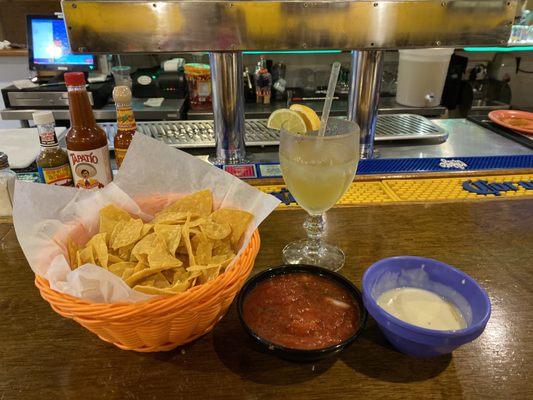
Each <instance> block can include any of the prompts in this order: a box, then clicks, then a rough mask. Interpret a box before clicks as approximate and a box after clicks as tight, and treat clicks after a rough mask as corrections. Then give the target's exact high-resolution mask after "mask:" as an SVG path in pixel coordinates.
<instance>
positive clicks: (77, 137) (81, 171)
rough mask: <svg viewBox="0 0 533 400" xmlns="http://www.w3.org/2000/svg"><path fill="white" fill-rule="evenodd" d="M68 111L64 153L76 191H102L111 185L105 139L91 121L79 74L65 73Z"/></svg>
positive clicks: (111, 177) (107, 149)
mask: <svg viewBox="0 0 533 400" xmlns="http://www.w3.org/2000/svg"><path fill="white" fill-rule="evenodd" d="M65 84H66V85H67V89H68V104H69V111H70V129H69V130H68V132H67V138H66V142H67V152H68V157H69V161H70V167H71V169H72V176H73V178H74V184H75V185H76V187H78V188H84V189H94V188H103V187H104V186H105V185H106V184H108V183H109V182H111V181H112V179H113V174H112V173H111V162H110V160H109V147H108V145H107V136H106V134H105V132H104V131H103V129H102V128H100V127H99V126H98V125H96V121H95V120H94V115H93V111H92V109H91V103H90V102H89V95H88V94H87V90H86V89H85V77H84V75H83V73H82V72H67V73H65Z"/></svg>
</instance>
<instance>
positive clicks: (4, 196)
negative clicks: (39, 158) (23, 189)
mask: <svg viewBox="0 0 533 400" xmlns="http://www.w3.org/2000/svg"><path fill="white" fill-rule="evenodd" d="M16 179H17V174H16V173H15V172H13V171H12V170H11V169H9V160H8V158H7V154H5V153H2V152H0V217H9V216H11V215H12V214H13V194H14V190H15V180H16Z"/></svg>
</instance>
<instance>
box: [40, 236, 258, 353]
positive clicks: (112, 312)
mask: <svg viewBox="0 0 533 400" xmlns="http://www.w3.org/2000/svg"><path fill="white" fill-rule="evenodd" d="M259 247H260V239H259V232H258V231H257V230H256V231H255V232H254V234H253V236H252V239H251V240H250V243H249V244H248V246H247V247H246V249H245V250H244V252H243V253H242V254H241V256H240V257H239V259H238V260H237V261H236V262H235V264H234V265H233V267H232V268H230V269H229V270H228V271H225V272H224V273H222V274H221V275H220V276H218V277H217V278H216V279H214V280H212V281H210V282H207V283H205V284H203V285H198V286H195V287H193V288H191V289H189V290H188V291H186V292H183V293H179V294H176V295H172V296H160V297H156V298H154V299H151V300H148V301H145V302H141V303H112V304H111V303H92V302H88V301H84V300H80V299H78V298H76V297H73V296H69V295H66V294H63V293H59V292H56V291H55V290H52V289H51V288H50V285H49V284H48V281H47V280H46V279H44V278H42V277H41V276H38V275H37V276H36V277H35V285H36V286H37V288H38V289H39V291H40V292H41V296H42V297H43V299H45V300H46V301H47V302H48V303H50V306H51V307H52V309H53V310H54V311H56V312H57V313H58V314H60V315H62V316H63V317H66V318H71V319H73V320H74V321H76V322H78V323H79V324H80V325H82V326H84V327H85V328H87V329H88V330H90V331H91V332H94V333H96V334H97V335H98V337H100V339H102V340H105V341H106V342H110V343H113V344H114V345H115V346H117V347H119V348H121V349H123V350H134V351H140V352H151V351H167V350H171V349H173V348H175V347H177V346H180V345H183V344H185V343H188V342H191V341H193V340H195V339H197V338H199V337H200V336H202V335H204V334H206V333H207V332H209V331H210V330H211V329H213V327H214V326H215V324H216V323H217V322H218V321H220V319H221V318H222V317H223V316H224V314H225V313H226V312H227V311H228V308H229V306H230V304H231V302H232V301H233V299H234V298H235V295H236V294H237V292H238V291H239V290H240V288H241V287H242V286H243V284H244V281H245V280H246V278H247V277H248V275H249V274H250V271H251V270H252V268H253V265H254V262H255V257H256V256H257V253H258V252H259Z"/></svg>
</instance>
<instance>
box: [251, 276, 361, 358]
mask: <svg viewBox="0 0 533 400" xmlns="http://www.w3.org/2000/svg"><path fill="white" fill-rule="evenodd" d="M243 318H244V321H245V322H246V324H248V326H249V327H250V328H251V329H252V331H254V332H255V333H256V334H257V335H258V336H260V337H261V338H263V339H266V340H268V341H270V342H272V343H274V344H278V345H281V346H284V347H288V348H291V349H303V350H311V349H322V348H325V347H329V346H334V345H336V344H339V343H341V342H342V341H344V340H346V339H348V338H349V337H350V336H352V335H353V334H354V333H355V332H356V331H357V329H358V328H359V306H358V304H357V303H356V301H355V299H354V297H353V296H352V295H351V294H350V292H349V291H348V290H347V289H346V288H344V287H343V286H341V285H340V284H338V283H336V282H334V281H332V280H330V279H327V278H324V277H322V276H319V275H315V274H309V273H305V272H296V273H290V274H284V275H277V276H273V277H272V278H269V279H267V280H265V281H263V282H261V283H259V284H258V285H257V286H256V287H255V288H254V289H252V290H251V292H250V293H249V294H248V295H247V296H246V298H245V300H244V305H243Z"/></svg>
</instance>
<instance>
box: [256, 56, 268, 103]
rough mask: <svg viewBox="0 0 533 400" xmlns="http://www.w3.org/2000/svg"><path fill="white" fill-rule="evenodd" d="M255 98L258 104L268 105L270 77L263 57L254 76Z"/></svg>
mask: <svg viewBox="0 0 533 400" xmlns="http://www.w3.org/2000/svg"><path fill="white" fill-rule="evenodd" d="M254 80H255V98H256V102H257V103H259V104H270V95H271V90H272V89H271V88H272V75H271V74H270V72H268V69H267V62H266V59H265V56H261V59H260V60H259V62H258V63H257V67H256V68H255V74H254Z"/></svg>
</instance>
